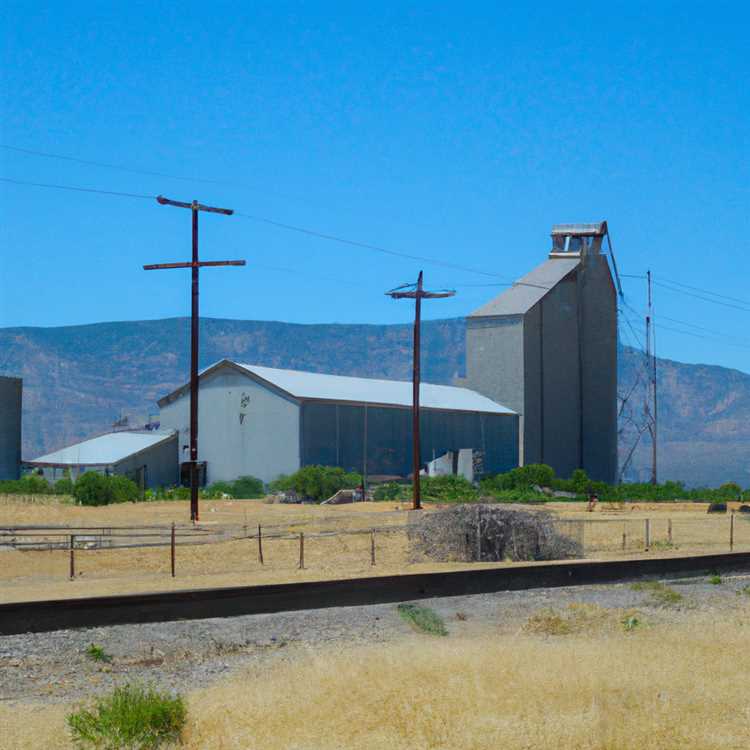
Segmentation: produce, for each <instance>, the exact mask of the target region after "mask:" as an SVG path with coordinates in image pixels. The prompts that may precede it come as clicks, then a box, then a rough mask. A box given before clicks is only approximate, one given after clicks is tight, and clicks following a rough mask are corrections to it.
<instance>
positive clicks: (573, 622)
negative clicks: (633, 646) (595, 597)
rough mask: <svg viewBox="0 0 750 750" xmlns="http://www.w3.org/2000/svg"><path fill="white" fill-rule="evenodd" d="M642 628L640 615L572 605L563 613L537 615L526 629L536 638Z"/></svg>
mask: <svg viewBox="0 0 750 750" xmlns="http://www.w3.org/2000/svg"><path fill="white" fill-rule="evenodd" d="M640 625H641V620H640V618H639V613H638V612H636V611H635V610H627V611H623V610H620V609H607V608H606V607H600V606H599V605H598V604H582V603H577V604H571V605H569V606H568V607H566V608H565V609H563V610H560V611H558V610H554V609H541V610H539V611H538V612H535V613H534V614H533V615H532V616H531V617H529V619H528V620H527V621H526V623H525V624H524V626H523V631H524V632H526V633H532V634H534V635H549V636H559V635H572V634H582V635H591V634H592V633H600V632H612V633H615V632H617V631H618V630H620V629H622V630H624V631H625V632H630V631H633V630H635V629H636V628H638V627H639V626H640Z"/></svg>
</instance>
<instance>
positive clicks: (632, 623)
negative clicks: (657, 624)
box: [622, 615, 642, 633]
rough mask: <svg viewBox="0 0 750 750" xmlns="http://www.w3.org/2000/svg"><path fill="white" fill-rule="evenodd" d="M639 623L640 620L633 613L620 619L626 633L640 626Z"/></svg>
mask: <svg viewBox="0 0 750 750" xmlns="http://www.w3.org/2000/svg"><path fill="white" fill-rule="evenodd" d="M641 624H642V623H641V621H640V620H639V619H638V618H637V617H636V616H635V615H630V617H625V618H624V619H623V620H622V627H623V629H624V630H625V632H626V633H630V632H631V631H633V630H635V629H636V628H639V627H641Z"/></svg>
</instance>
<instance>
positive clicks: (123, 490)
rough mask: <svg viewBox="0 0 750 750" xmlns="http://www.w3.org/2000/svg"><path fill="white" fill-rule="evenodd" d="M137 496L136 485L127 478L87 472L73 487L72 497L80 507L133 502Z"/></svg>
mask: <svg viewBox="0 0 750 750" xmlns="http://www.w3.org/2000/svg"><path fill="white" fill-rule="evenodd" d="M139 496H140V490H139V489H138V485H137V484H136V483H135V482H133V481H132V480H130V479H128V478H127V477H123V476H119V475H115V476H105V475H104V474H99V473H98V472H95V471H87V472H86V473H85V474H83V475H82V476H81V477H79V478H78V480H77V481H76V483H75V485H74V486H73V497H74V498H75V499H76V502H77V503H79V504H80V505H110V504H111V503H128V502H135V501H136V500H138V498H139Z"/></svg>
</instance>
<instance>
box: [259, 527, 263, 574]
mask: <svg viewBox="0 0 750 750" xmlns="http://www.w3.org/2000/svg"><path fill="white" fill-rule="evenodd" d="M258 562H259V563H260V564H261V565H263V534H262V532H261V530H260V524H258Z"/></svg>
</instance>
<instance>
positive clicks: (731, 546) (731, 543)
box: [729, 511, 734, 552]
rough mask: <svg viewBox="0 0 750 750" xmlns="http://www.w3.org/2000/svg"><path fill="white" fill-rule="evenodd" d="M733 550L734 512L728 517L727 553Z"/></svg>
mask: <svg viewBox="0 0 750 750" xmlns="http://www.w3.org/2000/svg"><path fill="white" fill-rule="evenodd" d="M733 549H734V511H732V513H731V515H730V516H729V551H730V552H731V551H732V550H733Z"/></svg>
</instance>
